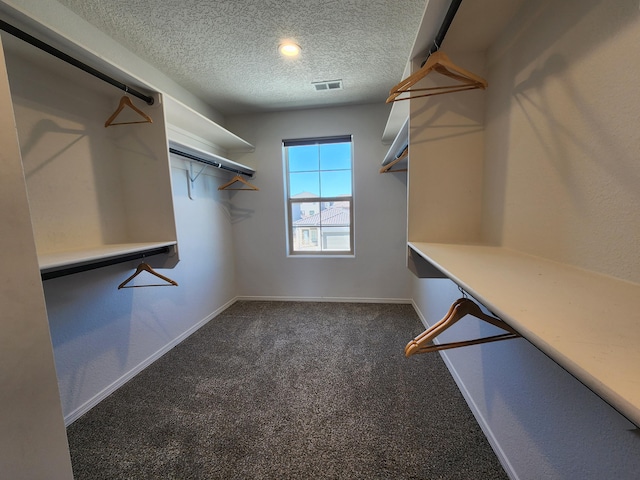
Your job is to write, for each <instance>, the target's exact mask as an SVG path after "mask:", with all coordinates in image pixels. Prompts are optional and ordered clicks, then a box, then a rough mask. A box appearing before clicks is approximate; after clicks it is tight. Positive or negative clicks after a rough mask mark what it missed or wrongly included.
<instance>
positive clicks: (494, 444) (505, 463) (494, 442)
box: [411, 300, 520, 480]
mask: <svg viewBox="0 0 640 480" xmlns="http://www.w3.org/2000/svg"><path fill="white" fill-rule="evenodd" d="M411 304H412V305H413V309H414V310H415V311H416V313H417V314H418V317H419V318H420V321H421V322H422V324H423V325H424V327H425V329H426V328H429V323H428V322H427V319H426V318H425V316H424V315H423V314H422V312H421V311H420V309H419V308H418V305H416V303H415V301H413V300H411ZM434 343H436V344H437V343H438V340H437V339H434ZM438 353H440V356H441V357H442V359H443V360H444V363H445V365H446V366H447V368H448V369H449V372H451V376H452V377H453V380H454V381H455V382H456V385H457V386H458V388H459V389H460V392H461V393H462V396H463V397H464V399H465V401H466V402H467V405H469V408H470V409H471V412H472V413H473V416H474V417H475V418H476V420H477V422H478V425H480V428H481V429H482V432H483V433H484V435H485V437H487V440H488V441H489V444H490V445H491V448H492V449H493V451H494V452H495V454H496V456H497V457H498V460H499V462H500V464H501V465H502V468H504V471H505V473H506V474H507V475H508V477H509V478H510V479H511V480H518V479H519V478H520V477H519V476H518V474H517V473H516V471H515V470H514V468H513V465H512V464H511V462H510V461H509V458H508V457H507V455H506V453H505V452H504V450H503V449H502V447H501V445H500V442H499V441H498V439H497V438H496V436H495V435H494V434H493V431H492V430H491V426H490V425H489V423H488V422H487V420H486V418H485V417H484V415H483V414H482V411H481V410H480V409H479V408H478V405H477V404H476V402H475V400H474V399H473V396H472V395H471V392H469V390H467V387H466V385H465V384H464V382H463V381H462V379H461V378H460V375H459V374H458V372H457V370H456V368H455V366H454V365H453V363H452V362H451V360H450V359H449V357H448V356H447V351H446V350H442V351H440V352H438Z"/></svg>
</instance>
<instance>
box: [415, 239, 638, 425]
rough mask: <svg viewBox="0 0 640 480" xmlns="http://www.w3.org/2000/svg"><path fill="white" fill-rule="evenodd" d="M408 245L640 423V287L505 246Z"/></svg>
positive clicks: (625, 414)
mask: <svg viewBox="0 0 640 480" xmlns="http://www.w3.org/2000/svg"><path fill="white" fill-rule="evenodd" d="M409 248H410V249H411V250H413V251H414V252H416V253H417V254H418V255H419V256H420V257H421V258H422V259H424V260H426V261H427V262H429V264H430V265H432V266H433V267H435V268H436V269H437V270H439V271H440V272H442V273H443V274H444V275H446V276H447V277H449V278H450V279H451V280H453V281H454V282H455V283H457V284H458V285H460V286H461V287H462V288H464V289H465V290H466V291H467V292H469V293H470V294H471V295H473V296H474V297H475V298H476V299H477V300H478V301H480V302H481V303H482V304H483V305H485V306H486V307H487V308H488V309H489V310H491V311H492V312H493V313H495V314H496V315H498V316H499V317H500V318H501V319H502V320H504V321H505V322H507V323H508V324H509V325H511V326H512V327H514V328H515V329H516V330H517V331H518V332H519V333H520V334H521V335H522V336H523V337H525V338H526V339H527V340H529V341H530V342H531V343H532V344H534V345H535V346H536V347H537V348H539V349H540V350H542V351H543V352H544V353H546V354H547V355H548V356H549V357H551V358H552V359H553V360H554V361H556V362H557V363H558V364H559V365H560V366H562V367H563V368H565V369H566V370H567V371H568V372H569V373H571V374H572V375H574V376H575V377H576V378H577V379H578V380H580V381H581V382H582V383H584V384H585V385H586V386H587V387H589V388H590V389H591V390H593V391H594V392H595V393H596V394H597V395H599V396H600V397H601V398H603V399H604V400H605V401H607V402H608V403H609V404H610V405H612V406H613V407H614V408H615V409H617V410H618V411H619V412H620V413H622V414H623V415H624V416H626V417H627V418H628V419H629V420H631V421H632V422H633V423H635V425H640V378H638V375H637V373H638V370H637V369H638V365H640V348H638V345H640V309H638V308H637V305H636V304H637V302H638V300H639V299H640V284H637V283H632V282H627V281H624V280H620V279H616V278H614V277H610V276H606V275H602V274H598V273H594V272H591V271H587V270H583V269H580V268H576V267H574V266H570V265H566V264H562V263H558V262H554V261H551V260H548V259H545V258H541V257H535V256H532V255H528V254H524V253H521V252H517V251H514V250H510V249H506V248H503V247H492V246H483V245H453V244H434V243H419V242H409ZM433 276H438V275H433Z"/></svg>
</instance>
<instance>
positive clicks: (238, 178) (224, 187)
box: [218, 175, 260, 190]
mask: <svg viewBox="0 0 640 480" xmlns="http://www.w3.org/2000/svg"><path fill="white" fill-rule="evenodd" d="M236 182H240V183H243V184H244V185H246V187H240V188H229V187H230V186H231V185H233V184H234V183H236ZM218 190H260V189H259V188H258V187H256V186H255V185H252V184H250V183H249V182H247V181H246V180H245V179H244V178H242V177H241V176H240V175H236V176H235V177H233V178H232V179H231V180H230V181H228V182H227V183H225V184H224V185H220V186H219V187H218Z"/></svg>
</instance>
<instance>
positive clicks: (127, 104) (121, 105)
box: [104, 95, 153, 128]
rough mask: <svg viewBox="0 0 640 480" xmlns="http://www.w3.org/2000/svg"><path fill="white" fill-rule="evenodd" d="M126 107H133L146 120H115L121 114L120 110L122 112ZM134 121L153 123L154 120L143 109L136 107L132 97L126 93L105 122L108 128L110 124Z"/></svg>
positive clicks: (127, 123)
mask: <svg viewBox="0 0 640 480" xmlns="http://www.w3.org/2000/svg"><path fill="white" fill-rule="evenodd" d="M124 107H129V108H131V109H132V110H133V111H134V112H136V113H137V114H139V115H140V116H141V117H142V118H144V120H138V121H133V122H114V120H115V119H116V117H117V116H118V115H120V112H122V110H123V109H124ZM132 123H153V120H151V117H150V116H149V115H147V114H146V113H144V112H143V111H142V110H140V109H139V108H138V107H136V106H135V105H134V104H133V103H132V102H131V99H130V98H129V97H128V96H126V95H124V96H123V97H122V98H121V99H120V103H119V104H118V108H117V109H116V111H115V112H113V114H112V115H111V116H110V117H109V118H108V119H107V121H106V122H104V126H105V128H106V127H110V126H113V125H130V124H132Z"/></svg>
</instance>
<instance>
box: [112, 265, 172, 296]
mask: <svg viewBox="0 0 640 480" xmlns="http://www.w3.org/2000/svg"><path fill="white" fill-rule="evenodd" d="M142 272H149V273H150V274H151V275H155V276H156V277H158V278H161V279H162V280H164V281H165V282H167V283H162V284H149V285H130V286H126V285H127V283H129V282H130V281H131V280H133V279H134V278H135V277H137V276H138V275H140V274H141V273H142ZM172 285H173V286H176V287H177V286H178V282H176V281H175V280H171V279H170V278H169V277H165V276H164V275H161V274H159V273H158V272H156V271H155V270H154V269H153V268H151V266H150V265H148V264H147V263H145V262H142V263H141V264H140V265H138V268H136V271H135V273H134V274H133V275H131V276H130V277H129V278H127V279H126V280H125V281H124V282H122V283H121V284H120V285H118V290H120V289H121V288H137V287H165V286H166V287H169V286H172Z"/></svg>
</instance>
